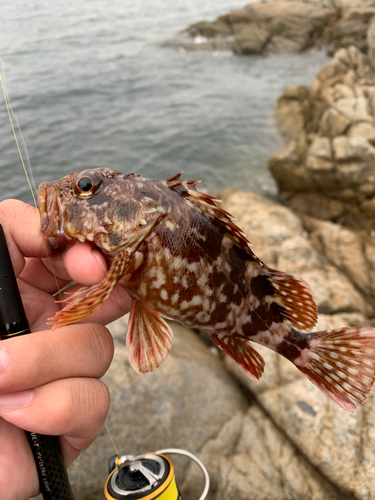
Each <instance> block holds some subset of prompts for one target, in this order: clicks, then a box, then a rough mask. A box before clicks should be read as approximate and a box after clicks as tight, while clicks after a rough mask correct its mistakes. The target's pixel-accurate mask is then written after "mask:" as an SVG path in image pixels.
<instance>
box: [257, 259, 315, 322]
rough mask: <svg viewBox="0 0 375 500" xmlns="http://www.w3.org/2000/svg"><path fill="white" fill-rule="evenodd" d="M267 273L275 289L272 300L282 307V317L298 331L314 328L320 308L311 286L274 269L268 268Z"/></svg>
mask: <svg viewBox="0 0 375 500" xmlns="http://www.w3.org/2000/svg"><path fill="white" fill-rule="evenodd" d="M266 273H267V277H268V279H269V280H270V281H271V283H272V286H273V289H274V295H273V297H272V299H273V300H275V301H276V302H277V303H278V304H279V305H280V306H281V315H282V316H283V317H284V318H285V319H287V320H288V321H290V323H291V325H293V326H294V327H296V328H298V330H301V331H304V330H309V329H310V328H312V327H313V326H314V325H315V324H316V322H317V319H318V308H317V307H316V304H315V301H314V297H313V293H312V291H311V288H310V287H309V285H308V284H307V283H306V282H305V281H304V280H303V279H301V278H296V277H295V276H291V275H289V274H285V273H282V272H280V271H276V270H274V269H269V268H267V270H266Z"/></svg>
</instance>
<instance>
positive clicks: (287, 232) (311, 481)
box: [69, 189, 375, 500]
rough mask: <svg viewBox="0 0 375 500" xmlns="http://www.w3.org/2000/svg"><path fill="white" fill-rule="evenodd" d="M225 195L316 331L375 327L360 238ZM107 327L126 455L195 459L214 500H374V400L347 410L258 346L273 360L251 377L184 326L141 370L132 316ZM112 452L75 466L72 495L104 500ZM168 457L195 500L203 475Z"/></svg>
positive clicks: (92, 454)
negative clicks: (299, 298) (295, 279)
mask: <svg viewBox="0 0 375 500" xmlns="http://www.w3.org/2000/svg"><path fill="white" fill-rule="evenodd" d="M222 199H223V206H224V208H225V209H227V210H229V211H230V212H232V213H233V214H234V215H235V216H237V218H238V220H237V222H238V224H239V225H240V226H241V227H242V228H243V229H244V230H245V232H246V233H247V234H248V236H249V238H250V240H251V241H252V242H253V244H254V251H255V252H256V254H257V255H258V256H259V257H260V258H261V259H262V260H264V261H265V262H266V263H267V264H268V265H271V266H275V267H277V268H278V269H280V270H283V271H286V272H289V273H292V274H295V275H297V276H301V277H303V278H304V279H306V280H307V281H308V282H309V283H310V285H311V287H312V289H313V292H314V294H315V296H316V299H317V302H318V304H319V308H320V312H322V311H323V312H324V313H323V314H321V315H320V318H319V323H318V325H317V329H326V328H335V327H338V326H343V325H359V324H372V323H373V322H374V320H373V319H372V318H373V316H374V310H373V308H374V305H375V302H374V292H373V285H372V282H373V280H372V279H371V273H370V272H369V271H368V267H367V266H368V261H369V255H370V254H371V249H372V248H373V247H372V246H371V245H370V247H369V248H368V249H366V246H361V239H360V237H361V235H360V234H358V233H356V232H355V231H352V230H350V229H346V228H343V227H341V226H339V225H337V224H334V223H332V222H325V221H319V220H317V219H313V218H311V217H308V218H305V219H304V220H303V221H302V220H301V219H300V218H298V217H297V216H296V215H295V214H294V213H293V212H292V211H291V210H290V209H289V208H287V207H285V206H281V205H280V204H279V203H276V202H274V201H272V200H269V199H266V198H263V197H261V196H259V195H255V194H252V193H244V192H240V191H235V190H233V189H228V190H226V191H225V192H224V193H223V194H222ZM330 234H331V235H333V237H332V238H330ZM348 245H349V246H350V253H349V255H346V253H345V249H346V248H347V246H348ZM372 272H373V271H372ZM110 328H111V331H112V334H113V336H114V339H115V345H116V353H115V358H114V361H113V363H112V365H111V367H110V369H109V371H108V373H107V374H106V376H105V377H104V381H105V382H106V383H107V385H108V387H109V388H110V391H111V396H112V404H111V410H110V414H109V418H108V425H109V428H110V430H111V432H112V434H113V436H114V438H115V442H116V444H117V447H118V448H119V451H120V453H121V454H138V453H143V452H147V451H156V450H158V449H160V448H165V447H182V448H185V449H187V450H189V451H191V452H193V453H195V454H197V455H198V457H199V458H201V460H203V462H204V463H205V465H206V466H207V468H208V471H209V473H210V477H211V490H210V495H209V497H208V498H209V500H219V499H222V498H225V499H227V500H274V499H276V498H277V499H288V500H290V499H295V500H299V499H301V498H308V499H313V500H336V499H338V498H340V500H349V499H353V500H370V499H371V498H373V496H372V495H373V491H374V489H375V479H374V475H373V470H374V467H375V458H374V457H375V453H374V449H373V448H374V445H373V443H374V438H375V436H374V435H373V434H374V430H373V426H372V420H373V418H375V414H374V413H375V397H374V395H370V397H369V399H368V402H367V404H366V405H365V406H364V407H363V408H360V409H359V411H358V413H357V414H349V413H347V412H345V411H343V410H342V409H340V408H339V407H338V406H337V405H335V403H333V402H331V400H329V399H328V398H327V397H326V396H324V394H322V393H321V392H320V391H319V390H318V389H316V388H315V387H314V386H313V385H312V384H311V383H310V382H309V381H307V380H306V378H305V377H304V376H302V375H301V374H300V373H299V372H298V370H297V369H296V368H295V367H294V366H293V365H292V364H291V363H289V362H288V361H287V360H285V359H284V358H282V357H281V356H279V355H277V354H275V353H273V352H272V351H270V350H268V349H266V348H262V347H261V346H256V349H257V350H259V352H261V354H262V356H263V357H264V359H265V361H266V367H265V373H264V375H263V377H262V379H261V381H260V382H258V383H255V382H252V381H250V380H249V379H248V378H247V377H246V376H245V375H244V373H243V372H242V370H241V369H240V368H239V367H238V366H237V365H236V364H235V363H234V362H232V361H231V360H230V359H229V358H228V357H227V356H225V355H223V354H222V353H221V352H220V353H219V352H218V351H217V350H216V349H215V348H213V347H212V345H210V344H209V342H208V337H207V336H206V335H203V334H199V335H198V334H197V332H192V331H190V330H188V329H186V328H185V327H183V326H181V325H179V324H177V323H174V324H173V329H174V333H175V339H174V342H173V348H172V352H171V354H170V356H169V357H168V359H167V361H166V362H165V363H164V364H163V365H162V366H161V367H160V368H159V369H158V370H156V371H155V372H153V373H151V374H147V375H143V376H142V375H137V374H135V373H134V372H133V371H132V369H131V367H130V365H129V362H128V354H127V349H126V348H125V346H124V340H125V330H126V318H124V319H121V320H119V321H117V322H115V323H113V324H112V325H110ZM113 454H114V451H113V449H112V445H111V443H110V440H109V438H108V436H107V434H106V432H105V431H103V432H102V434H101V435H100V436H99V438H98V439H97V440H96V441H95V443H94V444H93V445H92V446H91V447H90V448H89V449H88V450H87V451H86V452H84V453H82V455H81V457H80V458H79V459H78V460H77V461H76V462H75V463H74V464H73V465H72V467H71V468H70V469H69V475H70V479H71V482H72V485H73V489H74V492H75V495H76V498H77V500H88V499H90V500H99V499H104V495H103V485H104V483H105V480H106V478H107V460H108V458H109V457H110V456H112V455H113ZM172 459H173V461H174V462H175V465H176V468H177V471H178V474H177V481H178V484H179V486H180V488H181V491H182V493H183V498H184V500H196V499H197V498H198V497H199V494H200V492H201V491H202V487H203V483H202V477H201V473H200V472H199V470H198V469H197V468H196V466H195V465H192V466H190V465H189V463H188V461H187V460H176V459H175V457H172Z"/></svg>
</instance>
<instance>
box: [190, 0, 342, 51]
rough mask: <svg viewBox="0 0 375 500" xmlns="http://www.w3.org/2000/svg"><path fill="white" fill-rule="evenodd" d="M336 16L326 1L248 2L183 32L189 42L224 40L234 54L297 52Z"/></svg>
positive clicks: (313, 40) (313, 42) (191, 48)
mask: <svg viewBox="0 0 375 500" xmlns="http://www.w3.org/2000/svg"><path fill="white" fill-rule="evenodd" d="M337 15H338V10H337V9H336V8H335V7H334V6H333V5H332V4H331V2H330V1H323V2H317V1H314V0H310V1H306V2H303V1H298V0H275V1H270V2H259V3H250V4H248V5H246V6H245V7H244V8H242V9H237V10H233V11H231V12H229V13H227V14H223V15H221V16H219V17H218V18H217V19H216V20H215V21H212V22H208V21H201V22H198V23H195V24H193V25H191V26H189V27H188V28H186V30H184V32H185V33H187V34H188V35H189V36H190V37H192V38H193V39H197V38H198V39H200V38H201V37H204V38H206V39H208V40H209V41H212V40H216V41H217V40H221V41H223V40H225V41H226V43H225V48H226V49H228V48H229V49H231V50H233V52H235V53H236V54H243V55H251V54H261V53H264V52H301V51H302V50H305V49H307V48H308V47H311V46H313V45H315V44H317V41H318V40H319V39H320V38H321V36H322V34H323V33H324V30H325V27H326V26H327V25H328V24H329V23H330V22H331V20H332V19H335V18H336V17H337ZM221 43H222V42H221ZM181 44H182V46H183V47H184V48H185V49H187V50H195V49H196V44H194V42H192V41H190V42H189V41H185V42H181Z"/></svg>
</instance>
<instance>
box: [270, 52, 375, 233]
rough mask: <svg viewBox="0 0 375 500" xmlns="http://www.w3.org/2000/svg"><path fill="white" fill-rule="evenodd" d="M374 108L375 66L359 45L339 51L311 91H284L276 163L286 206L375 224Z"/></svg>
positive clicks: (279, 107)
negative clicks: (279, 142)
mask: <svg viewBox="0 0 375 500" xmlns="http://www.w3.org/2000/svg"><path fill="white" fill-rule="evenodd" d="M374 105H375V71H374V70H373V68H372V66H371V64H370V61H369V58H368V57H367V56H365V55H364V54H362V53H361V52H360V51H359V50H358V49H357V48H355V47H353V46H352V47H349V48H347V49H340V50H338V51H337V52H336V53H335V55H334V57H333V58H332V59H330V60H329V61H328V62H327V63H326V64H325V65H324V66H323V68H322V69H321V71H320V72H319V73H318V75H317V77H316V78H315V80H314V81H313V82H312V84H311V85H310V87H309V88H307V87H303V86H302V87H300V88H289V89H287V90H286V91H285V93H284V95H283V96H282V97H281V98H280V99H279V101H278V104H277V107H276V116H277V120H278V125H279V128H280V130H281V133H282V135H283V137H284V140H285V142H286V144H285V147H284V148H283V149H282V150H281V151H280V152H278V153H276V154H274V155H273V156H272V157H271V158H270V160H269V166H270V169H271V172H272V174H273V176H274V177H275V179H276V181H277V183H278V186H279V191H280V198H281V200H282V201H283V202H284V203H286V204H288V205H289V206H290V207H292V208H293V209H294V210H295V211H297V212H299V213H303V214H306V215H312V216H314V217H318V218H320V219H325V220H331V221H334V222H340V223H343V224H345V225H348V226H350V227H353V228H362V229H365V230H367V231H370V232H371V231H373V230H374V229H375V227H374V216H375V113H374V109H375V107H374ZM291 123H294V127H290V124H291Z"/></svg>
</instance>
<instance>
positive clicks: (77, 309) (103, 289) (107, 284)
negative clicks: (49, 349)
mask: <svg viewBox="0 0 375 500" xmlns="http://www.w3.org/2000/svg"><path fill="white" fill-rule="evenodd" d="M132 261H133V259H132V254H130V253H128V252H122V253H120V254H119V255H117V256H116V257H115V258H114V259H113V261H112V263H111V266H110V268H109V269H108V271H107V273H106V275H105V276H104V278H103V279H102V281H100V282H99V283H96V284H95V285H92V286H84V287H82V288H80V289H79V290H77V291H76V292H74V293H72V294H68V295H69V296H68V298H66V299H63V300H59V301H57V302H58V303H66V304H67V305H66V306H65V307H64V308H63V309H62V310H61V311H59V312H58V313H56V314H55V316H53V318H49V321H48V323H47V324H48V325H53V326H52V330H54V329H56V328H59V327H60V326H65V325H68V324H69V323H75V322H76V321H80V320H81V319H84V318H86V317H87V316H89V315H90V314H92V313H93V312H94V311H95V310H96V309H97V308H98V307H99V306H100V305H101V304H102V303H103V302H104V301H105V300H106V299H107V298H108V297H109V295H110V294H111V292H112V290H113V289H114V287H115V286H116V284H117V283H118V281H119V280H120V279H121V277H122V276H123V275H124V274H126V271H127V269H128V268H129V266H130V264H131V262H132Z"/></svg>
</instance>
